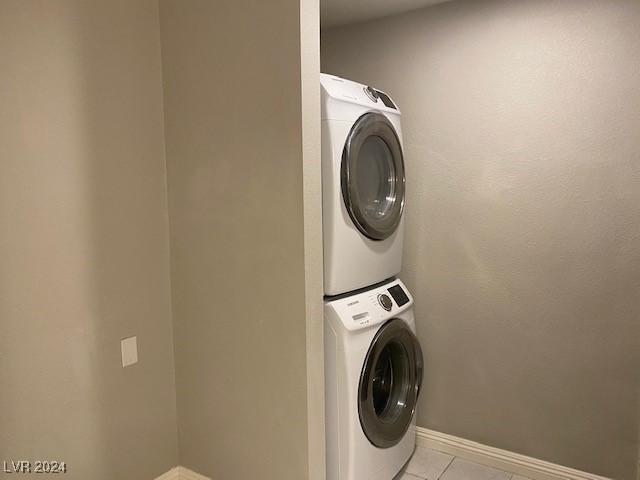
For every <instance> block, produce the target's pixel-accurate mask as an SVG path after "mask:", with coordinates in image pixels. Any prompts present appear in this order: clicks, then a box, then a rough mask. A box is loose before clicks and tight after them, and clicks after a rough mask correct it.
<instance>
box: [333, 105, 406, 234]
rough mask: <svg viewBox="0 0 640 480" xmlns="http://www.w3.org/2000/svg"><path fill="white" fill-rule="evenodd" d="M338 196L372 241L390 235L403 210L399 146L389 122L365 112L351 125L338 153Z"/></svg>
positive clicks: (403, 181)
mask: <svg viewBox="0 0 640 480" xmlns="http://www.w3.org/2000/svg"><path fill="white" fill-rule="evenodd" d="M341 183H342V196H343V198H344V202H345V206H346V207H347V211H348V212H349V215H350V217H351V219H352V221H353V222H354V224H355V225H356V227H357V228H358V230H360V232H361V233H362V234H364V235H365V236H367V237H368V238H370V239H372V240H384V239H386V238H388V237H389V236H391V235H392V234H393V233H394V232H395V230H396V228H397V227H398V224H399V223H400V220H401V218H402V212H403V209H404V189H405V174H404V160H403V157H402V148H401V146H400V141H399V139H398V135H397V134H396V131H395V129H394V128H393V125H391V122H390V121H389V120H388V119H387V117H385V116H384V115H382V114H380V113H373V112H372V113H366V114H365V115H363V116H362V117H360V118H359V119H358V120H357V121H356V123H355V124H354V126H353V128H352V129H351V132H350V133H349V136H348V137H347V141H346V143H345V148H344V151H343V155H342V167H341Z"/></svg>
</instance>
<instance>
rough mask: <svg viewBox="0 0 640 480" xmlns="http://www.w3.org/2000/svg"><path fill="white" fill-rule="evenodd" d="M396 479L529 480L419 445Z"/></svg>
mask: <svg viewBox="0 0 640 480" xmlns="http://www.w3.org/2000/svg"><path fill="white" fill-rule="evenodd" d="M395 480H528V479H526V478H524V477H521V476H519V475H513V474H511V473H508V472H503V471H502V470H498V469H495V468H491V467H485V466H484V465H479V464H477V463H473V462H469V461H467V460H463V459H461V458H457V457H453V456H452V455H447V454H446V453H441V452H437V451H436V450H431V449H428V448H423V447H417V448H416V451H415V453H414V454H413V457H411V460H409V463H407V465H406V467H405V468H404V470H403V472H402V473H400V474H399V475H398V476H397V477H396V479H395Z"/></svg>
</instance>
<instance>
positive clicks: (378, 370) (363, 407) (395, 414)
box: [324, 280, 423, 480]
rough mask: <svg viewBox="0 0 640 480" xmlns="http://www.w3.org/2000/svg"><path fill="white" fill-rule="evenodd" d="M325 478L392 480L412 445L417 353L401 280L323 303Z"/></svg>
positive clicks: (419, 359) (418, 375) (410, 307)
mask: <svg viewBox="0 0 640 480" xmlns="http://www.w3.org/2000/svg"><path fill="white" fill-rule="evenodd" d="M324 311H325V340H324V342H325V392H326V393H325V402H326V448H327V480H363V479H366V480H391V479H392V478H393V477H394V475H396V474H397V473H398V472H399V471H400V469H401V468H402V466H403V465H404V464H405V463H406V462H407V460H409V457H410V456H411V454H412V452H413V450H414V448H415V409H416V402H417V399H418V395H419V393H420V386H421V383H422V370H423V360H422V350H421V349H420V344H419V343H418V340H417V338H416V336H415V323H414V317H413V299H412V298H411V295H410V294H409V292H408V291H407V289H406V287H405V286H404V284H403V283H402V282H401V281H400V280H393V281H391V282H389V283H386V284H383V285H378V286H376V287H373V288H371V289H368V290H364V291H360V292H359V293H356V294H354V295H349V296H341V297H339V298H335V299H330V300H327V301H325V307H324Z"/></svg>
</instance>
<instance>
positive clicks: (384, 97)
mask: <svg viewBox="0 0 640 480" xmlns="http://www.w3.org/2000/svg"><path fill="white" fill-rule="evenodd" d="M378 97H380V100H382V103H384V104H385V105H386V106H387V107H389V108H393V109H394V110H397V107H396V106H395V105H394V104H393V102H392V101H391V99H390V98H389V96H388V95H387V94H386V93H382V92H381V91H379V90H378Z"/></svg>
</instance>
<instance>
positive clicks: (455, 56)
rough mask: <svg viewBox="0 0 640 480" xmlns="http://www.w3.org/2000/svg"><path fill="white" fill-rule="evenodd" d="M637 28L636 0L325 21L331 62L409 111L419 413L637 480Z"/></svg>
mask: <svg viewBox="0 0 640 480" xmlns="http://www.w3.org/2000/svg"><path fill="white" fill-rule="evenodd" d="M639 25H640V3H639V2H637V1H636V0H616V1H608V2H602V1H599V0H566V1H562V2H560V1H551V0H545V1H542V0H523V1H518V2H514V1H478V0H473V1H471V0H468V1H455V2H451V3H446V4H442V5H439V6H436V7H430V8H427V9H424V10H421V11H418V12H413V13H410V14H406V15H402V16H397V17H392V18H388V19H384V20H381V21H376V22H372V23H367V24H362V25H356V26H349V27H345V28H340V29H335V30H328V31H324V32H323V37H322V67H323V71H325V72H328V73H334V74H337V75H341V76H345V77H348V78H352V79H354V80H359V81H362V82H363V83H370V84H373V85H376V86H378V87H379V88H381V89H386V90H388V91H389V92H390V93H391V94H392V96H393V97H394V98H395V99H396V100H397V101H398V103H399V104H400V107H401V109H402V111H403V114H404V117H403V122H404V123H403V126H404V134H405V137H404V138H405V141H406V162H407V171H408V200H407V235H406V239H407V240H406V245H405V249H406V250H405V251H406V256H405V262H404V267H403V272H402V278H404V279H405V280H406V282H407V283H408V285H409V287H410V289H411V290H412V292H413V294H414V295H415V298H416V303H417V307H416V313H417V319H418V329H419V336H420V340H421V342H422V345H423V348H424V351H425V354H426V377H425V381H426V385H425V389H424V395H423V397H422V401H421V404H420V410H419V416H418V423H419V425H421V426H424V427H428V428H432V429H435V430H439V431H443V432H446V433H450V434H454V435H458V436H461V437H464V438H468V439H472V440H476V441H479V442H482V443H485V444H489V445H494V446H497V447H500V448H505V449H508V450H512V451H516V452H520V453H523V454H527V455H531V456H534V457H538V458H542V459H546V460H549V461H553V462H556V463H560V464H564V465H567V466H571V467H576V468H579V469H583V470H587V471H590V472H595V473H599V474H602V475H608V476H611V477H614V478H620V479H623V478H624V479H633V478H635V472H636V464H637V455H638V425H639V422H638V413H639V412H638V405H639V402H638V393H639V379H638V372H639V371H640V358H639V355H640V344H639V342H640V295H639V293H638V292H639V289H640V188H639V185H640V134H639V133H640V28H638V26H639Z"/></svg>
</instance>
